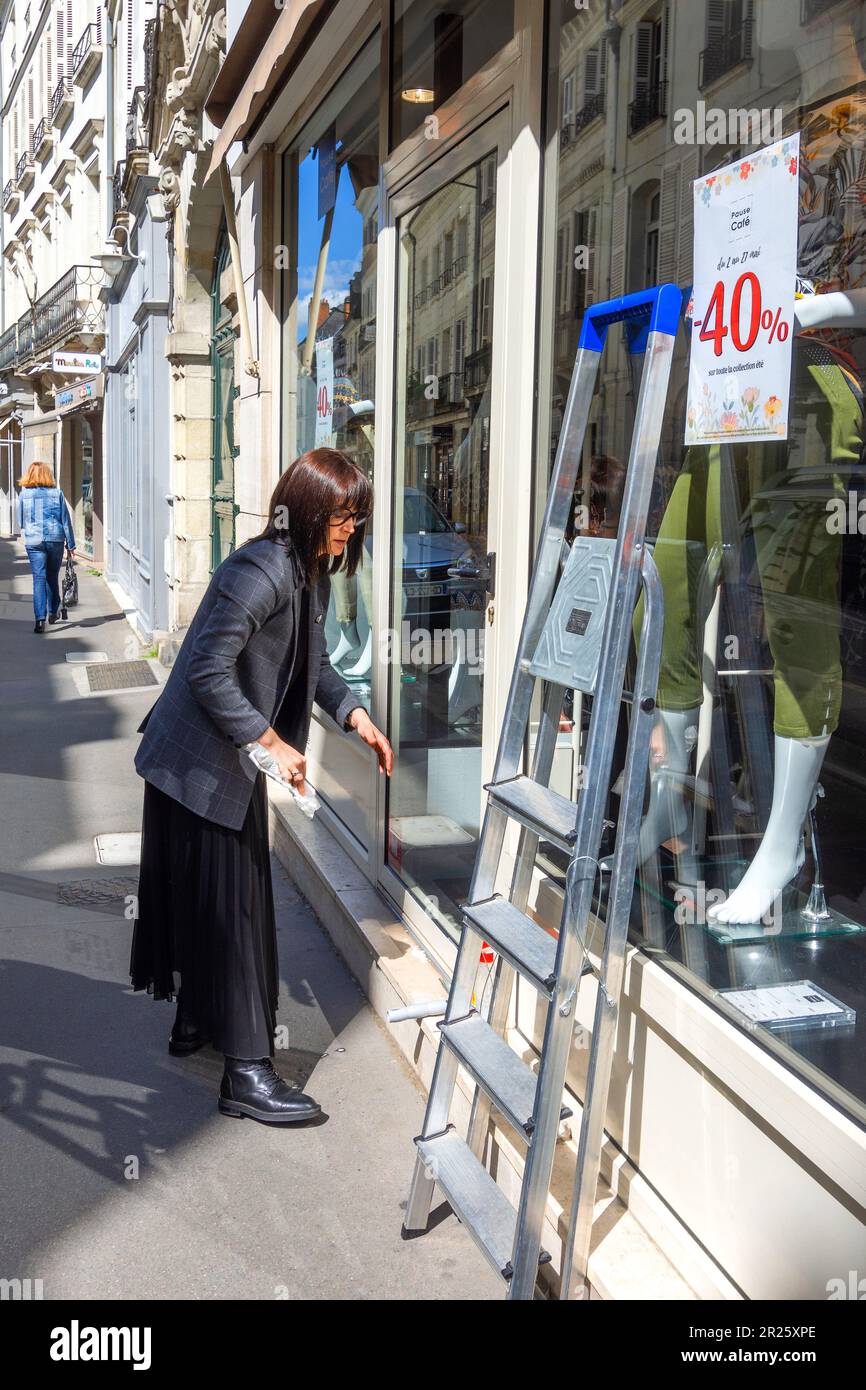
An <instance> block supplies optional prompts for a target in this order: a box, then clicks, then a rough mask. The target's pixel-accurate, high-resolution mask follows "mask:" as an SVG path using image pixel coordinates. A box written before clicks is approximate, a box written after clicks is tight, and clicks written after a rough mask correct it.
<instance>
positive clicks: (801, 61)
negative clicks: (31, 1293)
mask: <svg viewBox="0 0 866 1390" xmlns="http://www.w3.org/2000/svg"><path fill="white" fill-rule="evenodd" d="M555 8H556V10H557V11H558V13H557V14H556V15H555V17H554V32H553V34H552V42H553V43H554V44H555V46H556V51H557V52H558V53H559V72H558V81H557V84H556V87H555V90H553V91H552V92H551V98H550V108H549V113H548V115H549V121H550V125H551V128H552V129H554V130H558V131H559V136H560V138H559V141H558V147H557V146H554V145H553V143H551V144H549V145H548V149H549V150H551V149H553V150H555V151H556V152H555V158H556V160H557V180H556V195H555V196H556V205H555V213H554V212H551V213H550V216H551V217H553V216H555V219H556V229H555V231H554V230H553V229H551V231H550V233H549V235H550V236H551V240H552V241H553V240H554V239H555V240H556V245H557V255H556V257H555V259H556V269H557V273H556V287H555V301H556V313H555V317H554V322H553V335H554V336H553V354H552V376H551V399H550V434H549V438H550V456H551V457H552V455H553V452H554V450H555V446H556V442H557V436H558V429H559V425H560V421H561V416H562V411H563V408H564V392H565V388H566V386H567V381H568V378H569V376H570V372H571V366H572V363H573V360H574V353H575V349H576V343H577V335H578V332H579V328H580V320H581V317H582V313H583V308H584V305H585V304H586V303H587V302H591V301H592V300H593V299H595V300H598V299H605V298H608V297H611V296H613V295H617V294H621V293H627V292H630V291H634V290H638V289H641V288H644V287H645V286H646V285H647V284H649V283H652V282H653V281H652V278H651V271H653V270H654V279H655V282H661V281H663V280H673V281H675V282H676V283H678V284H679V286H680V288H681V289H682V290H683V291H684V305H685V304H688V301H689V293H688V292H689V291H690V290H691V286H692V278H693V270H692V266H693V223H692V198H693V191H692V190H693V184H694V181H695V180H696V179H699V178H701V177H702V176H704V175H716V174H717V175H718V178H719V179H731V178H740V179H741V182H742V186H743V187H745V185H746V182H747V178H748V174H749V163H750V161H749V156H750V155H757V153H758V152H759V151H762V150H763V149H764V148H765V147H768V146H770V145H771V144H772V141H773V140H775V139H779V140H783V141H784V140H785V139H786V138H787V139H790V140H791V144H792V152H794V153H792V157H794V158H796V153H795V151H796V144H795V142H794V141H793V138H792V137H794V136H795V135H799V160H798V163H797V165H796V166H795V167H796V176H797V179H798V188H799V211H798V217H797V229H796V230H797V248H798V250H797V264H796V284H794V285H792V286H791V292H792V295H796V299H795V308H794V320H793V323H792V324H791V337H790V340H789V343H790V350H791V378H790V406H789V411H788V420H787V434H786V437H779V438H772V437H769V438H753V439H750V440H749V441H748V442H740V441H739V440H737V439H736V434H737V431H738V426H740V424H741V422H742V420H743V419H745V418H747V417H748V414H749V412H750V411H754V410H758V409H760V410H763V411H765V412H767V419H768V421H770V418H771V412H772V411H773V410H774V409H776V410H778V409H779V405H780V402H779V400H778V398H776V397H770V398H767V399H766V400H765V399H764V398H763V396H761V393H760V392H759V390H758V388H757V386H750V384H749V383H748V378H747V377H745V376H740V377H739V378H728V380H734V381H735V382H736V386H735V387H734V386H731V387H729V388H728V390H727V393H726V392H725V391H724V390H723V391H722V392H721V393H720V399H721V398H722V396H724V399H725V401H727V402H728V405H727V407H723V411H722V413H721V415H720V416H719V419H718V421H717V423H718V427H719V438H718V440H717V442H712V443H704V444H692V445H690V446H689V447H685V445H684V444H683V440H684V438H685V434H686V380H687V377H688V368H689V346H690V333H691V331H692V319H691V312H692V311H691V310H689V312H688V316H686V315H685V314H684V319H683V324H682V328H681V332H680V334H679V337H678V340H677V349H676V355H675V361H674V369H673V374H672V379H671V391H670V395H669V399H668V406H667V411H666V418H665V426H664V430H663V443H662V448H661V449H660V451H659V458H658V462H657V466H656V476H655V483H654V496H653V507H652V512H651V517H650V524H649V528H648V536H649V539H650V543H651V545H652V550H653V557H654V559H655V562H656V565H657V567H658V570H659V575H660V578H661V582H662V588H663V594H664V604H665V624H664V642H663V651H662V663H661V671H660V678H659V688H658V694H657V721H656V728H655V733H654V738H653V750H652V755H651V763H650V768H649V775H648V781H647V793H646V803H645V811H644V817H643V822H642V827H641V834H640V851H639V858H640V867H639V869H638V875H637V883H636V890H635V897H634V903H633V917H632V926H633V939H634V941H635V942H636V943H638V944H640V945H642V946H643V947H644V949H645V950H647V951H649V952H650V953H651V954H652V955H654V956H657V957H658V959H660V960H662V961H663V962H664V963H666V964H667V965H668V966H669V967H670V968H672V969H674V970H676V971H677V973H679V974H680V975H681V976H682V977H683V978H684V979H686V980H687V981H688V982H689V983H690V984H691V985H692V986H693V987H694V988H697V989H699V990H700V991H701V992H702V993H704V994H706V995H707V997H711V998H713V997H714V998H716V999H717V1000H718V1001H719V1002H720V1003H721V1001H722V998H723V996H726V997H727V1000H728V1004H731V1003H734V1002H735V1000H734V995H733V994H732V993H731V991H737V992H738V995H739V996H741V995H743V994H744V992H745V991H747V990H768V989H773V990H777V989H794V988H795V987H798V986H799V985H802V984H805V983H808V984H809V985H810V987H811V988H813V990H814V993H815V996H816V997H817V996H818V995H820V996H822V997H827V998H830V999H831V1000H833V1001H838V1002H839V1007H840V1008H841V1009H842V1010H843V1011H844V1013H845V1020H846V1024H847V1025H850V1026H846V1028H845V1029H834V1028H826V1029H821V1028H820V1027H818V1026H817V1024H816V1026H815V1027H814V1028H812V1027H810V1026H809V1022H808V1019H806V1020H799V1019H798V1020H795V1019H794V1018H793V1015H792V1018H791V1020H790V1029H788V1028H787V1026H786V1023H785V1019H784V1018H781V1019H779V1018H773V1020H772V1024H770V1023H769V1022H768V1023H767V1027H766V1028H764V1026H763V1021H762V1016H760V1011H759V1012H758V1013H757V1014H754V1015H753V1016H752V1025H753V1026H755V1027H756V1028H757V1033H756V1036H758V1037H760V1038H761V1039H762V1040H763V1042H764V1043H765V1045H767V1046H770V1047H772V1048H773V1050H774V1051H775V1052H776V1054H777V1055H778V1056H781V1057H783V1059H784V1060H786V1061H787V1062H788V1063H789V1064H790V1065H794V1066H796V1067H797V1068H798V1069H799V1070H801V1071H802V1072H804V1073H805V1074H806V1075H808V1076H809V1077H810V1079H811V1080H812V1081H813V1082H814V1083H815V1084H818V1085H820V1086H821V1087H822V1089H824V1090H825V1091H826V1092H827V1093H828V1094H829V1095H831V1096H832V1097H833V1098H834V1099H835V1100H836V1101H837V1102H838V1103H839V1104H841V1105H843V1106H844V1107H846V1108H847V1109H848V1110H849V1111H850V1112H851V1113H853V1114H855V1115H856V1116H857V1117H858V1118H859V1119H861V1120H862V1119H864V1118H866V1104H864V1102H866V1084H864V1067H863V1052H864V1050H866V1033H864V1031H863V1030H864V1024H863V1022H862V1019H863V1011H864V1006H866V998H864V995H866V883H864V876H863V870H862V855H861V852H860V848H859V846H860V842H861V841H862V829H861V827H862V824H863V820H864V815H866V790H864V789H866V728H864V725H863V720H862V709H863V695H862V690H863V685H864V662H866V651H864V632H866V623H864V619H866V556H864V544H863V534H864V533H866V524H864V525H863V530H862V532H861V530H860V517H861V497H862V495H863V472H864V463H866V458H864V441H866V435H864V402H863V381H864V371H866V216H864V192H863V190H864V183H866V75H864V71H863V65H862V60H861V55H862V54H863V52H864V42H866V24H864V15H863V10H862V7H860V8H856V7H850V6H848V7H846V6H838V5H831V4H827V5H820V6H811V7H803V9H802V10H800V7H792V6H791V5H789V4H785V3H783V2H782V0H765V3H763V4H761V5H760V6H756V7H754V14H753V13H752V7H749V13H748V15H746V13H745V9H746V7H742V12H741V7H727V8H725V7H720V6H713V5H694V6H685V5H679V4H668V5H661V6H659V5H656V6H648V7H647V15H646V16H645V21H646V25H645V26H644V25H638V29H639V30H641V29H643V28H644V27H646V26H650V27H652V26H658V31H659V34H658V41H657V42H656V43H655V47H652V45H650V47H651V50H652V52H653V53H655V54H656V58H655V59H654V60H653V62H654V66H652V67H651V71H650V69H648V68H647V61H648V60H647V57H646V52H644V49H643V48H642V47H641V43H640V37H641V36H640V34H638V35H637V40H638V41H637V42H635V35H634V34H633V32H632V30H633V26H631V25H630V24H627V23H625V22H624V21H622V9H621V7H617V6H614V7H613V11H614V13H613V15H612V16H610V17H609V20H605V18H604V17H603V16H602V15H600V14H592V13H588V12H587V13H580V12H579V13H577V14H575V12H574V7H573V6H572V5H570V4H566V3H563V4H561V5H558V6H556V7H555ZM807 9H808V13H807V12H806V10H807ZM734 11H736V14H734ZM792 11H793V13H792ZM798 12H799V13H798ZM798 17H799V24H798V22H797V20H798ZM729 21H730V23H729ZM735 21H736V22H735ZM720 26H721V27H720ZM728 30H730V32H728ZM746 30H748V33H747V34H746V32H745V31H746ZM646 32H647V34H649V27H647V29H646ZM653 32H655V28H653ZM644 46H645V45H644ZM647 51H649V50H647ZM698 54H700V60H698V56H697V55H698ZM599 55H603V58H602V60H601V61H603V65H604V70H605V75H604V76H603V77H602V76H600V75H599V61H600V57H599ZM648 72H649V73H650V75H649V76H648V75H647V73H648ZM710 74H711V76H710ZM708 86H710V87H711V96H710V95H708V96H707V97H706V98H704V93H705V91H706V88H707V87H708ZM650 89H652V91H654V92H655V93H656V96H655V97H652V92H651V90H650ZM629 95H631V96H632V97H633V105H634V102H635V101H637V102H639V112H638V114H639V115H640V120H639V121H638V122H637V125H636V123H635V119H631V121H630V122H629V123H626V126H625V128H624V129H622V130H619V128H618V127H617V129H613V130H612V129H611V126H610V123H607V125H606V123H605V121H604V120H603V119H600V118H601V117H602V116H603V114H604V108H605V102H606V101H609V100H612V99H616V100H617V101H618V102H619V103H620V104H622V102H623V101H627V100H628V97H629ZM651 97H652V99H651ZM699 101H702V102H703V106H702V107H701V112H700V114H701V117H702V120H701V121H697V120H693V121H692V122H691V125H689V124H688V123H687V122H686V121H685V120H684V118H683V117H684V112H685V113H687V112H688V111H689V110H691V111H692V112H695V111H697V109H698V102H699ZM709 106H712V107H713V108H714V110H715V109H716V108H718V115H719V117H720V120H719V121H718V122H715V123H714V124H712V123H711V122H710V120H709V116H710V115H711V114H712V113H711V112H709V111H707V110H705V109H704V108H706V107H709ZM576 112H579V113H580V115H579V116H576V114H575V113H576ZM632 117H634V112H632ZM721 118H723V119H721ZM765 118H766V119H765ZM768 126H769V128H770V131H771V135H770V138H767V128H768ZM683 129H688V130H689V131H690V132H691V137H690V140H689V141H687V142H681V141H679V140H678V138H677V132H678V131H682V130H683ZM744 170H745V172H744ZM708 182H709V183H710V185H712V179H711V180H708ZM608 209H609V214H608V211H607V210H608ZM590 228H591V229H592V230H591V231H590V230H589V229H590ZM578 232H579V233H580V238H579V239H578V237H577V233H578ZM590 243H591V244H590ZM553 291H554V287H553V286H552V285H551V294H553ZM705 307H706V306H704V309H705ZM704 309H702V311H701V312H704ZM694 312H697V310H694ZM630 368H631V364H630V363H629V362H627V361H626V360H625V355H624V354H623V353H621V352H620V351H619V350H618V349H617V348H616V347H615V346H610V345H609V346H608V348H607V349H606V353H605V358H604V362H603V366H602V376H601V381H600V384H599V387H598V390H597V393H596V398H595V403H594V406H593V410H592V412H591V416H590V421H591V423H590V429H589V430H588V432H587V442H586V445H585V456H584V459H583V463H582V483H581V487H580V489H579V491H578V495H577V496H576V497H575V534H580V533H583V534H599V533H600V532H602V528H604V532H603V533H604V534H613V533H614V531H615V529H616V523H617V509H618V498H619V496H620V495H621V490H622V477H621V475H622V459H623V458H624V457H625V448H624V441H625V440H626V439H627V437H628V433H629V431H630V428H631V420H632V418H633V412H634V403H635V399H636V389H637V388H636V382H634V381H633V380H632V377H631V370H630ZM721 379H724V378H721ZM754 380H757V378H754ZM728 396H730V400H729V401H728ZM759 397H760V399H759ZM725 412H726V413H725ZM771 423H772V421H771ZM694 424H695V421H694V419H693V418H691V417H690V419H689V426H690V427H693V426H694ZM726 432H728V433H730V435H732V436H734V438H733V439H732V440H731V442H728V441H727V440H726V439H725V437H724V436H725V433H726ZM863 510H866V508H864V509H863ZM852 521H853V524H852ZM640 619H641V612H640V610H638V611H637V612H636V614H635V637H636V639H637V636H638V634H639V624H640ZM576 719H577V720H578V724H577V728H576V730H575V732H574V735H568V736H565V737H564V738H563V740H562V754H561V756H562V757H563V758H568V757H569V756H571V757H573V759H574V761H575V764H576V765H579V762H580V759H581V756H582V750H581V734H582V731H583V730H585V724H586V711H585V709H584V710H582V711H581V709H580V706H579V705H578V713H577V715H576ZM626 720H627V714H626V712H625V711H623V715H622V731H623V732H622V736H621V738H622V743H623V746H624V732H625V729H626V727H627V725H626ZM572 750H573V751H572ZM617 790H618V786H617V782H614V785H613V788H612V792H611V796H610V803H609V812H608V814H609V819H610V822H611V824H612V825H614V824H615V822H616V818H617V811H618V797H617ZM544 853H545V857H546V863H547V864H548V865H549V866H553V865H554V864H556V863H557V858H556V853H555V851H553V850H552V849H551V848H550V847H544ZM603 897H604V893H603V890H602V893H601V899H600V903H599V910H600V911H603ZM740 1002H742V1000H740ZM726 1012H728V1013H729V1016H734V1015H732V1014H730V1012H729V1010H728V1009H727V1008H726ZM768 1018H769V1015H768ZM795 1023H796V1024H797V1026H796V1027H795V1026H794V1025H795ZM770 1029H771V1032H772V1036H771V1035H770V1031H769V1030H770Z"/></svg>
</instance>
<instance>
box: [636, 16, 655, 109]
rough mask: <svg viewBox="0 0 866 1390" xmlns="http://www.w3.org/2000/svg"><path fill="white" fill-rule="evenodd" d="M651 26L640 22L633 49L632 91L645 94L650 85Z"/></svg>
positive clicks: (645, 22) (643, 21) (644, 21)
mask: <svg viewBox="0 0 866 1390" xmlns="http://www.w3.org/2000/svg"><path fill="white" fill-rule="evenodd" d="M652 47H653V26H652V24H650V23H649V22H648V21H646V20H642V21H641V22H640V24H639V25H638V26H637V33H636V35H635V49H634V90H635V94H637V93H638V92H646V91H647V89H648V88H649V85H650V64H651V62H652Z"/></svg>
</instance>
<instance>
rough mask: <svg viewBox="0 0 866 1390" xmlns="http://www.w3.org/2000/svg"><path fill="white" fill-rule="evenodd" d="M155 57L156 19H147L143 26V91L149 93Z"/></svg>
mask: <svg viewBox="0 0 866 1390" xmlns="http://www.w3.org/2000/svg"><path fill="white" fill-rule="evenodd" d="M155 57H156V20H155V19H149V20H148V21H147V22H146V24H145V26H144V91H145V96H149V95H150V89H151V87H152V85H153V74H154V59H155Z"/></svg>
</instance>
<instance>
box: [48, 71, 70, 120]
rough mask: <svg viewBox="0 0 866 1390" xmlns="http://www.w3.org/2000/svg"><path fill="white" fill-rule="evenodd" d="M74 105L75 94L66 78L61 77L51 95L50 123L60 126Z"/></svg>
mask: <svg viewBox="0 0 866 1390" xmlns="http://www.w3.org/2000/svg"><path fill="white" fill-rule="evenodd" d="M74 105H75V92H74V89H73V86H72V83H71V82H70V81H69V78H68V77H61V79H60V81H59V82H58V84H57V86H56V87H55V88H54V91H53V92H52V93H51V121H52V124H53V125H60V123H61V121H65V120H66V117H67V116H68V115H69V114H70V112H71V111H72V108H73V106H74Z"/></svg>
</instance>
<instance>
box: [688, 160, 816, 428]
mask: <svg viewBox="0 0 866 1390" xmlns="http://www.w3.org/2000/svg"><path fill="white" fill-rule="evenodd" d="M799 159H800V136H799V133H798V134H795V135H791V136H788V138H787V139H785V140H778V141H776V143H775V144H773V145H768V146H767V147H766V148H765V149H763V150H757V151H755V153H754V154H750V155H746V156H745V157H744V158H743V159H738V160H736V162H735V163H733V164H728V165H726V167H725V168H723V169H717V170H716V171H715V172H714V173H712V174H707V175H705V176H704V177H703V178H701V179H695V182H694V287H693V290H692V304H691V317H692V335H691V356H690V360H689V387H688V398H687V403H686V431H685V442H686V444H714V443H718V442H719V441H720V440H724V441H725V442H727V443H737V442H740V441H748V440H751V439H787V437H788V407H789V403H790V402H789V396H790V382H791V346H792V342H793V328H794V289H795V285H796V271H797V214H798V206H799V197H798V194H799V178H798V173H799Z"/></svg>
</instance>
